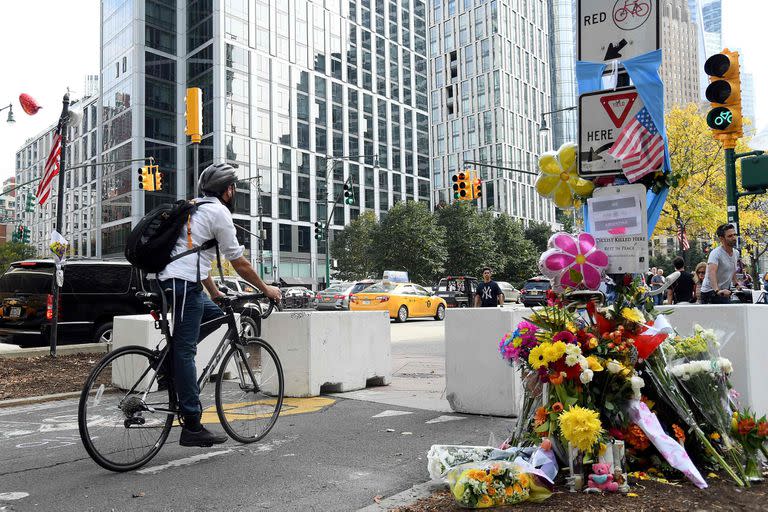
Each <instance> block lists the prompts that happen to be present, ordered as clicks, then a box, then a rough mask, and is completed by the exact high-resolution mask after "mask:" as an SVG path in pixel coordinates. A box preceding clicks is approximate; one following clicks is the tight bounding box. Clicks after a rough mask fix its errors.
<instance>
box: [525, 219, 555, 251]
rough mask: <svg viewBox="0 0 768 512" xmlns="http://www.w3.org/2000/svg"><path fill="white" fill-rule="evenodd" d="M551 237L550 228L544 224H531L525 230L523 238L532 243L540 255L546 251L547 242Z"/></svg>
mask: <svg viewBox="0 0 768 512" xmlns="http://www.w3.org/2000/svg"><path fill="white" fill-rule="evenodd" d="M552 235H553V233H552V227H551V226H550V225H549V224H547V223H546V222H531V223H530V224H529V225H528V227H527V228H525V238H527V239H528V240H530V241H532V242H533V245H534V246H535V247H536V250H538V251H539V252H540V253H542V252H544V251H546V250H547V242H549V237H551V236H552Z"/></svg>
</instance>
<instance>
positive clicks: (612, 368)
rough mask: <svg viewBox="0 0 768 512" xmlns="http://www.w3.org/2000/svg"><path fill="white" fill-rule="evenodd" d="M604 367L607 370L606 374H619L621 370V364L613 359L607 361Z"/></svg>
mask: <svg viewBox="0 0 768 512" xmlns="http://www.w3.org/2000/svg"><path fill="white" fill-rule="evenodd" d="M606 367H607V369H608V373H619V372H620V371H621V369H622V368H623V366H622V364H621V363H620V362H618V361H616V360H615V359H611V360H610V361H608V364H607V365H606Z"/></svg>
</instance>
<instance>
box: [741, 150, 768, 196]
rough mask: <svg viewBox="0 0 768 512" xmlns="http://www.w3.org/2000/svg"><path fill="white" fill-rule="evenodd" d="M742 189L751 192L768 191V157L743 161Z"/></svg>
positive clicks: (743, 159)
mask: <svg viewBox="0 0 768 512" xmlns="http://www.w3.org/2000/svg"><path fill="white" fill-rule="evenodd" d="M741 187H742V188H743V189H744V190H748V191H750V192H754V191H759V190H762V191H765V190H766V189H768V155H760V156H756V157H753V158H742V159H741Z"/></svg>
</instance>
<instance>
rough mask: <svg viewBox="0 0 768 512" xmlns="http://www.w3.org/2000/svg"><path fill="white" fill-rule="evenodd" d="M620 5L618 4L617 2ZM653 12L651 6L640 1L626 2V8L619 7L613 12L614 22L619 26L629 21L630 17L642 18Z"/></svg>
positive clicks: (628, 0) (629, 0)
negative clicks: (628, 17)
mask: <svg viewBox="0 0 768 512" xmlns="http://www.w3.org/2000/svg"><path fill="white" fill-rule="evenodd" d="M616 3H617V4H618V2H616ZM650 10H651V6H650V5H649V4H647V3H645V2H641V1H640V0H634V1H632V0H624V6H623V7H619V8H618V9H615V10H614V11H613V20H614V22H615V23H617V24H619V23H622V22H624V20H626V19H627V16H628V15H630V14H631V15H632V16H633V17H634V16H637V17H639V18H642V17H643V16H645V15H646V14H648V12H649V11H650Z"/></svg>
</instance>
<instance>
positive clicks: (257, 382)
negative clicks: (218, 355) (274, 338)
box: [216, 338, 284, 443]
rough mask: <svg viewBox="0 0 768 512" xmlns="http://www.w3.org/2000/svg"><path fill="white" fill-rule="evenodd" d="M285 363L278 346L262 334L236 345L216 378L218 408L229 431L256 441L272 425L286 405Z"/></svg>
mask: <svg viewBox="0 0 768 512" xmlns="http://www.w3.org/2000/svg"><path fill="white" fill-rule="evenodd" d="M283 386H284V382H283V367H282V366H281V365H280V360H279V359H278V358H277V354H276V353H275V350H274V349H273V348H272V347H271V346H269V344H268V343H267V342H266V341H264V340H262V339H260V338H247V339H242V345H238V346H235V347H232V348H231V349H230V350H229V352H227V355H226V356H224V361H223V362H222V363H221V367H220V369H219V376H218V379H217V380H216V412H217V413H218V415H219V420H220V421H221V426H222V427H224V430H226V432H227V434H229V435H230V437H231V438H232V439H234V440H236V441H239V442H241V443H253V442H255V441H258V440H259V439H261V438H263V437H264V436H265V435H267V433H268V432H269V431H270V430H271V429H272V427H273V426H274V425H275V422H276V421H277V417H278V416H279V415H280V409H281V407H282V406H283V392H284V387H283Z"/></svg>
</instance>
